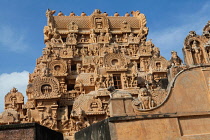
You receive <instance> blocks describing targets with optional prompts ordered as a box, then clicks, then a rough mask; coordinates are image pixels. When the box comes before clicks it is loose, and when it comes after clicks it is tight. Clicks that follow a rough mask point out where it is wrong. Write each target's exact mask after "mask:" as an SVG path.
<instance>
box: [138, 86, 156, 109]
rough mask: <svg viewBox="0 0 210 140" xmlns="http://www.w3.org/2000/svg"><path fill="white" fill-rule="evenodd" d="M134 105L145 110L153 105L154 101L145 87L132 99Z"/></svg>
mask: <svg viewBox="0 0 210 140" xmlns="http://www.w3.org/2000/svg"><path fill="white" fill-rule="evenodd" d="M134 105H135V106H137V107H138V109H140V110H147V109H151V108H153V107H154V101H153V100H152V98H151V96H150V95H149V91H148V90H147V89H146V88H141V90H140V93H139V95H138V98H137V99H136V100H135V101H134Z"/></svg>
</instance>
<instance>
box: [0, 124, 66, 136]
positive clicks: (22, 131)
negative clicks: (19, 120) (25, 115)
mask: <svg viewBox="0 0 210 140" xmlns="http://www.w3.org/2000/svg"><path fill="white" fill-rule="evenodd" d="M0 139H1V140H5V139H8V140H53V139H55V140H63V134H62V133H59V132H56V131H54V130H50V129H49V128H46V127H44V126H41V125H39V124H36V123H25V124H11V125H0Z"/></svg>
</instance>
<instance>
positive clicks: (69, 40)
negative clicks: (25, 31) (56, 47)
mask: <svg viewBox="0 0 210 140" xmlns="http://www.w3.org/2000/svg"><path fill="white" fill-rule="evenodd" d="M66 43H67V44H76V43H77V35H76V34H74V33H70V34H68V35H67V38H66Z"/></svg>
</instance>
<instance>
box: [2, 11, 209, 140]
mask: <svg viewBox="0 0 210 140" xmlns="http://www.w3.org/2000/svg"><path fill="white" fill-rule="evenodd" d="M55 13H56V11H55V10H50V9H48V10H47V11H46V17H47V26H45V27H44V43H45V45H46V47H45V48H44V49H43V52H42V56H41V57H39V58H38V59H37V61H36V67H35V69H34V72H33V73H31V74H30V75H29V82H28V83H29V84H28V87H27V90H26V94H27V96H28V101H27V102H26V103H24V100H23V99H24V97H23V95H22V94H21V93H19V92H18V90H17V89H15V88H13V89H12V90H11V91H10V92H9V93H8V94H7V95H6V96H5V111H4V112H2V113H1V114H0V124H2V125H5V124H19V123H30V122H37V123H39V124H41V125H43V126H46V127H48V128H50V129H53V130H56V131H59V132H61V133H63V134H64V136H65V139H71V138H73V135H74V133H76V132H78V131H80V132H79V133H78V134H80V135H82V138H83V137H84V138H86V137H87V138H88V139H89V138H90V137H91V136H92V137H94V138H95V139H101V138H104V139H105V138H106V139H109V138H113V139H124V138H126V135H129V137H130V139H137V138H138V137H139V138H142V139H153V138H155V139H158V138H159V139H164V138H166V139H173V138H181V139H184V138H185V136H188V135H193V136H192V139H193V138H197V136H195V137H194V134H195V135H197V134H198V135H203V134H204V133H205V134H207V133H208V130H209V128H206V129H202V128H201V126H205V127H208V126H207V125H206V124H207V122H208V112H209V110H208V109H209V107H210V106H209V105H210V102H209V88H210V87H209V85H210V78H209V76H210V65H209V63H210V61H209V60H210V24H209V22H208V23H207V25H206V26H205V27H204V29H203V35H197V34H196V33H195V32H194V31H191V32H190V33H189V35H188V36H187V37H186V39H185V41H184V48H183V52H184V57H185V63H186V65H185V64H183V63H182V60H181V59H180V57H179V56H178V55H177V52H175V51H172V52H171V59H170V60H169V61H168V60H166V59H165V58H164V57H163V56H161V55H160V50H159V48H158V47H156V46H155V45H154V44H153V43H152V41H151V40H147V35H148V27H146V22H147V21H146V17H145V15H144V14H142V13H140V12H139V11H132V12H131V15H130V14H128V13H126V14H125V16H120V15H119V13H115V14H114V16H108V14H107V13H102V12H101V11H100V10H98V9H96V10H95V11H94V12H93V13H92V14H91V15H87V14H86V13H84V12H82V13H81V16H76V15H75V13H73V12H72V13H70V15H69V16H65V15H64V14H63V13H62V12H59V13H58V15H57V16H55V15H54V14H55ZM204 115H205V116H204ZM119 116H124V117H122V118H121V120H119V122H117V121H114V123H110V122H109V121H110V120H113V118H112V119H110V120H109V119H108V122H107V121H103V120H105V119H107V118H109V117H116V118H115V119H116V120H117V118H119ZM126 116H133V119H131V118H132V117H126ZM191 116H196V118H195V119H190V117H191ZM199 117H200V118H199ZM123 118H124V119H123ZM186 118H187V119H186ZM188 118H189V119H188ZM125 120H127V121H125ZM194 120H200V121H194ZM100 121H102V122H100ZM98 122H100V123H98ZM106 123H107V124H106ZM105 124H106V125H105ZM135 124H138V125H137V126H136V125H135ZM196 125H199V127H198V129H196V128H195V129H194V127H195V126H196ZM177 126H179V127H180V128H177ZM188 126H190V127H191V126H192V130H191V129H189V130H188V129H187V128H188ZM86 127H88V128H87V129H85V128H86ZM100 127H101V128H100ZM102 128H104V129H105V128H106V130H102ZM108 128H109V129H108ZM125 128H129V129H128V130H129V133H127V131H128V130H127V129H125ZM83 129H84V131H83ZM179 129H180V130H179ZM112 130H113V131H112ZM167 130H170V131H171V132H170V133H164V132H165V131H167ZM21 131H22V130H21ZM88 131H90V132H91V134H89V132H88ZM109 131H111V134H110V133H109V135H108V132H109ZM179 131H180V133H182V134H180V133H178V132H179ZM92 132H93V133H92ZM139 132H140V133H139ZM8 133H9V132H8ZM11 133H13V132H11ZM21 133H25V132H24V131H23V132H21ZM101 133H103V134H101ZM151 133H152V134H151ZM85 135H86V136H85ZM181 136H183V137H181ZM76 137H77V138H78V139H79V137H78V136H76ZM204 137H206V138H208V136H207V135H205V136H204V135H203V136H201V138H202V139H203V138H204ZM186 139H187V138H186Z"/></svg>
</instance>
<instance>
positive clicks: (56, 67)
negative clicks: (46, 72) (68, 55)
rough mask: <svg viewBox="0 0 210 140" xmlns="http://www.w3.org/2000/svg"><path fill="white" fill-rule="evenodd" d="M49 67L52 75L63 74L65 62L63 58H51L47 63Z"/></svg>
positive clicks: (65, 70) (64, 73)
mask: <svg viewBox="0 0 210 140" xmlns="http://www.w3.org/2000/svg"><path fill="white" fill-rule="evenodd" d="M49 68H50V70H51V73H52V74H53V75H54V76H65V75H66V72H67V64H66V62H65V61H64V60H62V59H61V60H53V61H51V62H50V63H49Z"/></svg>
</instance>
